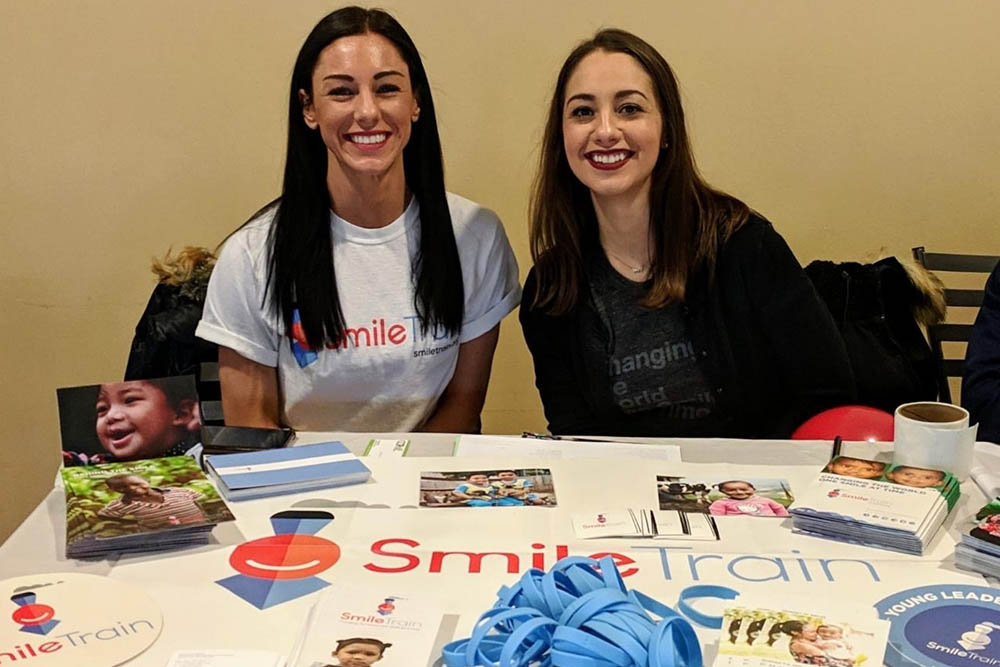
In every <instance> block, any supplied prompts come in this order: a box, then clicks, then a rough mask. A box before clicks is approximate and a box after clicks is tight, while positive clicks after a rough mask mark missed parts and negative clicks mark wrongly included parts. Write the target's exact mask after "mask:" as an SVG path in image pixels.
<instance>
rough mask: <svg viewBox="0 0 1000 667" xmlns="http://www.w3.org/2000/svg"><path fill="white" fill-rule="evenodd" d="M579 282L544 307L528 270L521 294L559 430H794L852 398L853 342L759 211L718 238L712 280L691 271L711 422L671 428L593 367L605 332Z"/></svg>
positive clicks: (549, 411)
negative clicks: (551, 309)
mask: <svg viewBox="0 0 1000 667" xmlns="http://www.w3.org/2000/svg"><path fill="white" fill-rule="evenodd" d="M597 251H600V250H599V249H598V250H597ZM581 287H582V289H581V291H580V295H579V297H578V300H577V305H576V307H575V308H574V309H573V310H572V311H571V312H569V313H567V314H565V315H560V316H550V315H547V314H544V313H543V312H541V311H540V310H538V309H533V308H532V307H531V303H532V301H533V300H534V298H535V293H536V291H537V282H536V278H535V270H534V269H532V270H531V272H530V273H529V274H528V278H527V280H526V281H525V285H524V293H523V296H522V299H521V312H520V316H519V317H520V320H521V327H522V329H523V331H524V338H525V340H526V341H527V343H528V349H529V350H531V355H532V357H533V359H534V363H535V384H536V385H537V386H538V391H539V393H540V394H541V398H542V405H543V407H544V409H545V416H546V418H547V419H548V421H549V430H550V431H552V433H555V434H578V435H588V434H589V435H597V434H602V435H624V436H703V437H708V436H714V437H734V438H787V437H788V436H789V435H790V434H791V432H792V431H793V430H794V429H795V428H796V427H797V426H798V425H799V424H801V423H802V422H803V421H805V420H806V419H808V418H809V417H811V416H812V415H814V414H816V413H818V412H821V411H823V410H825V409H827V408H831V407H835V406H838V405H845V404H849V403H851V402H852V401H853V399H854V396H855V388H854V379H853V376H852V374H851V367H850V363H849V361H848V357H847V352H846V350H845V348H844V343H843V341H842V340H841V338H840V334H839V333H838V331H837V327H836V325H835V324H834V322H833V319H832V318H831V316H830V313H829V311H828V310H827V308H826V306H824V305H823V303H822V301H820V299H819V297H818V296H817V294H816V290H815V289H814V288H813V286H812V283H811V282H810V281H809V279H808V278H807V277H806V276H805V274H804V273H803V271H802V267H801V266H800V265H799V263H798V261H797V260H796V259H795V256H794V255H793V254H792V251H791V250H790V249H789V248H788V245H787V244H786V243H785V241H784V239H782V238H781V236H780V235H779V234H778V233H777V232H776V231H775V230H774V228H773V227H772V226H771V224H770V223H769V222H767V221H766V220H764V219H763V218H760V217H757V216H752V217H751V218H750V219H749V220H748V221H747V222H746V223H745V224H744V225H743V226H742V227H741V228H740V229H739V230H737V231H736V232H735V233H734V234H733V235H732V237H731V238H730V239H729V240H728V242H726V243H725V244H723V246H722V247H721V248H720V249H719V254H718V258H717V261H716V268H715V278H714V280H713V281H711V282H710V281H709V280H708V277H707V275H706V274H705V272H704V271H702V272H701V273H700V274H698V275H695V276H693V277H692V278H691V279H690V280H689V281H688V286H687V290H686V292H687V294H686V298H685V300H684V305H683V308H682V310H683V312H684V316H685V320H686V324H687V330H688V335H689V336H690V338H691V340H692V342H693V343H694V345H695V347H696V348H697V350H698V358H699V363H700V365H701V368H702V371H703V373H704V374H705V378H706V379H707V381H708V382H709V385H710V386H711V387H712V389H713V390H714V391H715V393H716V407H715V412H714V413H713V416H714V418H713V420H712V421H713V424H714V427H713V429H712V431H711V432H704V431H703V430H696V431H693V432H689V433H676V432H669V433H668V432H664V430H663V429H664V424H663V419H662V417H661V414H660V412H659V411H658V410H656V409H654V410H649V411H647V412H641V413H638V414H631V415H629V414H625V413H624V412H622V411H621V409H620V408H619V407H618V406H617V405H616V403H615V401H614V399H613V396H612V394H611V382H610V380H609V378H608V374H607V368H606V367H604V368H592V367H587V366H586V361H585V360H586V359H587V358H593V355H588V354H584V353H583V350H584V349H587V348H588V347H589V348H590V349H600V350H603V349H606V348H605V343H606V341H607V339H608V332H607V331H606V330H605V327H604V325H603V324H602V321H601V318H600V317H599V316H598V314H597V312H596V311H595V310H594V306H593V303H592V302H591V300H590V296H589V295H590V292H589V289H587V286H586V284H584V285H582V286H581ZM594 346H596V348H595V347H594Z"/></svg>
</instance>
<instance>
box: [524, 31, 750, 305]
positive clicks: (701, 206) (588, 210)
mask: <svg viewBox="0 0 1000 667" xmlns="http://www.w3.org/2000/svg"><path fill="white" fill-rule="evenodd" d="M598 50H601V51H609V52H620V53H627V54H628V55H630V56H632V57H633V58H635V59H636V61H637V62H638V63H639V64H640V65H641V66H642V68H643V69H644V70H646V73H647V74H649V77H650V78H651V79H652V81H653V87H654V88H655V90H656V97H657V103H658V104H659V107H660V112H661V114H662V116H663V140H664V142H665V143H666V148H664V149H663V150H661V151H660V156H659V159H658V160H657V162H656V166H655V167H654V168H653V173H652V176H651V180H652V182H651V184H650V192H649V198H650V220H649V225H650V230H651V233H652V237H653V238H652V240H653V257H652V265H651V267H650V278H651V280H652V284H651V286H650V288H649V291H648V293H647V294H646V296H645V299H644V301H643V303H644V305H646V306H649V307H653V308H660V307H663V306H666V305H668V304H670V303H673V302H675V301H681V300H683V299H684V292H685V288H686V286H687V282H688V279H689V278H690V277H691V276H692V274H694V272H695V271H696V270H698V269H699V268H702V267H704V268H705V269H706V270H707V272H708V275H709V276H711V275H712V274H713V272H714V269H715V259H716V256H717V254H718V249H719V245H720V244H721V243H722V242H724V241H725V240H726V239H728V238H729V236H730V235H731V234H732V233H733V231H735V230H736V229H738V228H739V227H740V225H742V224H743V223H744V222H745V221H746V219H747V217H748V216H749V215H750V209H749V208H748V207H747V205H746V204H744V203H743V202H741V201H739V200H738V199H735V198H733V197H731V196H729V195H727V194H725V193H723V192H720V191H719V190H715V189H714V188H712V187H711V186H709V185H708V184H707V183H706V182H705V181H704V180H702V178H701V176H700V175H699V174H698V169H697V167H696V166H695V162H694V156H693V155H692V154H691V144H690V142H689V140H688V135H687V129H686V127H685V125H684V110H683V109H682V108H681V99H680V93H679V91H678V89H677V80H676V79H675V78H674V73H673V71H672V70H671V69H670V65H668V64H667V61H666V60H664V59H663V56H661V55H660V54H659V53H658V52H657V51H656V49H654V48H653V47H652V46H650V45H649V44H647V43H646V42H645V41H643V40H642V39H640V38H639V37H636V36H635V35H633V34H631V33H629V32H625V31H624V30H618V29H614V28H608V29H604V30H601V31H599V32H597V34H595V35H594V36H593V37H592V38H591V39H588V40H587V41H585V42H583V43H581V44H580V45H579V46H577V47H576V48H575V49H573V52H572V53H570V54H569V57H568V58H567V59H566V62H565V63H563V66H562V69H561V70H560V71H559V78H558V79H557V80H556V89H555V92H554V93H553V95H552V103H551V105H550V106H549V114H548V120H547V121H546V124H545V134H544V136H543V137H542V150H541V158H540V160H539V165H538V173H537V175H536V176H535V182H534V186H533V188H532V196H531V211H530V215H531V229H530V243H531V257H532V259H533V260H534V262H535V275H536V278H537V280H538V291H537V292H536V294H535V301H534V303H533V304H532V307H538V308H544V309H545V310H546V311H547V312H549V313H552V314H560V313H565V312H567V311H569V310H570V309H572V308H573V306H574V305H576V299H577V294H578V292H579V287H580V282H581V281H582V280H583V273H584V269H583V263H584V255H585V253H586V251H587V250H588V249H589V248H592V247H594V245H595V244H597V243H598V242H599V241H598V240H597V218H596V215H595V213H594V206H593V202H592V201H591V198H590V191H589V190H588V189H587V187H586V186H585V185H584V184H583V183H581V182H580V181H579V180H577V178H576V176H574V175H573V172H572V171H570V167H569V162H568V161H567V159H566V153H565V150H564V148H563V138H562V117H563V104H564V103H565V96H566V84H567V82H568V81H569V77H570V76H571V75H572V74H573V71H574V70H575V69H576V67H577V65H579V64H580V61H581V60H583V59H584V58H585V57H586V56H587V55H589V54H591V53H593V52H594V51H598Z"/></svg>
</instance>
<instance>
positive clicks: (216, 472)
mask: <svg viewBox="0 0 1000 667" xmlns="http://www.w3.org/2000/svg"><path fill="white" fill-rule="evenodd" d="M205 465H206V467H207V469H208V473H209V475H210V476H211V477H212V479H214V480H215V482H216V483H217V484H218V486H219V491H221V492H222V495H223V496H225V497H226V498H227V499H229V500H249V499H251V498H264V497H268V496H276V495H280V494H283V493H300V492H303V491H312V490H314V489H325V488H330V487H334V486H344V485H346V484H360V483H362V482H366V481H368V479H369V478H370V477H371V475H372V473H371V470H369V469H368V467H367V466H366V465H365V464H364V463H362V462H361V461H360V460H358V458H357V457H356V456H355V455H354V454H352V453H351V451H350V450H349V449H348V448H347V447H345V446H344V444H343V443H341V442H322V443H319V444H316V445H303V446H301V447H287V448H284V449H267V450H262V451H258V452H243V453H239V454H220V455H216V456H207V457H205Z"/></svg>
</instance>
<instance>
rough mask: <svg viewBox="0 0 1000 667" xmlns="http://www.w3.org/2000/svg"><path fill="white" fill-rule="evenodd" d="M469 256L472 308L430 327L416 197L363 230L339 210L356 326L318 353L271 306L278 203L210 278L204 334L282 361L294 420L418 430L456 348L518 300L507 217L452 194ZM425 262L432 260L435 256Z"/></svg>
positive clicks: (340, 276)
mask: <svg viewBox="0 0 1000 667" xmlns="http://www.w3.org/2000/svg"><path fill="white" fill-rule="evenodd" d="M448 208H449V209H450V211H451V219H452V224H453V227H454V232H455V241H456V243H457V245H458V255H459V258H460V260H461V263H462V279H463V282H464V286H465V318H464V321H463V323H462V330H461V332H460V333H459V335H457V336H449V335H448V334H447V333H444V332H439V331H431V330H428V331H427V333H426V335H421V333H420V324H419V320H418V318H417V316H416V311H415V308H414V284H413V280H414V278H413V274H412V270H411V265H412V261H413V259H414V257H415V256H416V253H417V251H418V249H419V243H418V241H419V233H420V207H419V205H418V204H417V200H416V198H413V199H412V200H411V202H410V205H409V206H408V207H407V209H406V210H405V211H404V212H403V215H401V216H400V217H399V218H398V219H396V220H394V221H393V222H392V223H390V224H389V225H386V226H385V227H380V228H378V229H366V228H363V227H358V226H356V225H353V224H351V223H349V222H347V221H346V220H344V219H342V218H340V217H338V216H337V215H335V214H333V213H331V214H330V224H331V228H332V234H333V239H334V243H333V253H334V271H335V273H336V279H337V289H338V292H339V295H340V305H341V308H342V309H343V313H344V320H345V325H346V327H347V333H346V334H345V336H344V338H343V339H342V340H340V341H338V343H337V344H336V345H328V346H327V348H326V349H324V350H321V351H319V352H318V353H317V352H313V351H310V350H309V349H308V347H307V346H306V345H305V340H304V338H302V337H297V338H299V340H293V339H292V338H290V337H288V336H285V335H284V324H283V323H282V322H281V317H280V315H273V314H272V313H271V309H270V308H262V307H261V304H262V297H263V294H264V285H265V281H266V276H267V255H268V253H267V234H268V229H269V227H270V224H271V221H272V220H273V218H274V210H273V209H271V210H269V211H267V212H265V213H263V214H261V216H260V217H258V218H257V219H255V220H252V221H251V222H249V223H248V224H247V225H245V226H244V227H243V228H242V229H240V230H239V231H237V232H236V233H235V234H233V236H232V237H230V238H229V240H228V241H226V244H225V247H224V248H223V249H222V253H221V254H220V256H219V261H218V263H217V264H216V266H215V269H214V271H213V272H212V278H211V280H210V282H209V284H208V296H207V297H206V300H205V309H204V312H203V314H202V319H201V322H199V324H198V330H197V335H198V336H199V337H201V338H204V339H205V340H208V341H211V342H213V343H217V344H219V345H222V346H225V347H228V348H231V349H233V350H234V351H236V352H237V353H239V354H241V355H242V356H244V357H246V358H247V359H250V360H252V361H256V362H257V363H260V364H264V365H265V366H274V367H277V370H278V382H279V386H280V392H281V395H282V399H283V405H282V410H283V417H284V420H285V422H286V423H287V424H288V425H289V426H292V427H293V428H295V429H299V430H311V431H332V430H337V431H411V430H414V429H415V428H417V427H419V426H420V425H421V424H422V423H423V422H424V421H426V419H427V418H428V417H429V416H430V414H431V412H432V411H433V410H434V407H435V405H436V403H437V399H438V397H440V396H441V394H442V393H444V390H445V387H446V386H447V385H448V382H449V381H450V380H451V377H452V375H453V374H454V371H455V365H456V363H457V360H458V346H459V344H461V343H465V342H467V341H470V340H473V339H474V338H478V337H479V336H481V335H483V334H484V333H486V332H488V331H489V330H490V329H492V328H493V327H494V326H496V325H497V324H498V323H499V322H500V320H502V319H503V318H504V316H506V315H507V314H508V313H509V312H510V311H512V310H513V309H514V307H515V306H516V305H517V304H518V303H519V302H520V298H521V288H520V285H519V284H518V273H517V260H516V259H515V258H514V253H513V251H512V250H511V247H510V243H509V242H508V241H507V236H506V234H505V233H504V230H503V226H502V225H501V224H500V220H499V218H497V216H496V214H495V213H493V212H492V211H490V210H489V209H486V208H483V207H481V206H479V205H478V204H476V203H474V202H471V201H469V200H468V199H465V198H463V197H459V196H457V195H453V194H450V193H449V194H448ZM424 261H434V258H433V256H431V257H426V258H424Z"/></svg>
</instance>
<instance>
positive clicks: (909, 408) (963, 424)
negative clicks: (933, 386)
mask: <svg viewBox="0 0 1000 667" xmlns="http://www.w3.org/2000/svg"><path fill="white" fill-rule="evenodd" d="M977 428H978V427H977V426H976V425H974V426H971V427H970V426H969V413H968V412H967V411H966V410H965V409H964V408H960V407H958V406H957V405H951V404H950V403H934V402H917V403H904V404H903V405H901V406H899V407H898V408H896V419H895V432H896V435H895V440H896V442H895V452H894V453H893V457H892V462H893V463H896V464H903V465H909V466H916V467H918V468H931V469H933V470H944V471H947V472H950V473H952V474H953V475H955V477H957V478H958V480H959V481H961V482H964V481H965V480H966V479H968V478H969V469H970V468H971V467H972V453H973V450H974V448H975V445H976V431H977Z"/></svg>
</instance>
